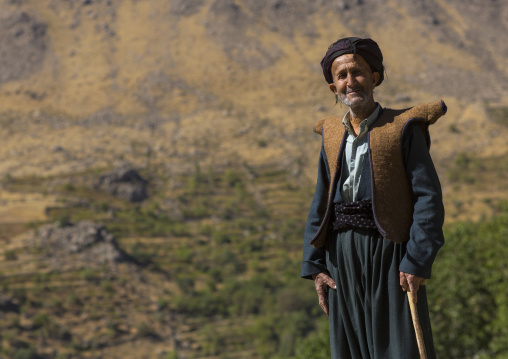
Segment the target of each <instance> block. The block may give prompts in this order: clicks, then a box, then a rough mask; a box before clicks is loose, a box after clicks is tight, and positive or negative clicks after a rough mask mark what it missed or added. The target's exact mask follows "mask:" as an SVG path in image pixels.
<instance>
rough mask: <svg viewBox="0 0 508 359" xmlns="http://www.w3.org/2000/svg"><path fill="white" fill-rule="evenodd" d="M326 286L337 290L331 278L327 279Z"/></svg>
mask: <svg viewBox="0 0 508 359" xmlns="http://www.w3.org/2000/svg"><path fill="white" fill-rule="evenodd" d="M326 284H327V285H328V286H329V287H330V288H332V289H337V285H335V281H334V280H333V279H332V278H331V277H328V278H327V280H326Z"/></svg>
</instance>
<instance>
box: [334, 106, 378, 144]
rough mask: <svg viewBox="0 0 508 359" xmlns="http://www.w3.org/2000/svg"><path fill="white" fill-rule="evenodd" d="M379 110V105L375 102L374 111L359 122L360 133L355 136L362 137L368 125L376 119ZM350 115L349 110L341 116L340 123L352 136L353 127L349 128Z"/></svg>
mask: <svg viewBox="0 0 508 359" xmlns="http://www.w3.org/2000/svg"><path fill="white" fill-rule="evenodd" d="M380 110H381V106H380V105H379V104H377V106H376V109H375V110H374V111H372V113H371V114H370V115H369V117H367V118H366V119H365V120H363V121H362V122H360V133H359V134H358V137H357V138H360V137H362V136H363V135H364V134H365V133H366V132H367V131H368V129H369V127H370V125H372V124H373V123H374V121H376V119H377V116H378V115H379V111H380ZM350 116H351V115H350V111H348V112H347V113H346V114H345V115H344V117H343V118H342V123H343V124H344V126H346V128H347V131H348V132H349V134H350V135H351V136H353V137H354V133H353V129H352V128H351V124H350Z"/></svg>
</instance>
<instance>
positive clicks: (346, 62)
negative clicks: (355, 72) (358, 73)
mask: <svg viewBox="0 0 508 359" xmlns="http://www.w3.org/2000/svg"><path fill="white" fill-rule="evenodd" d="M348 67H360V68H366V69H367V70H369V71H370V72H372V69H371V67H370V65H369V63H368V62H367V61H365V59H364V58H363V57H362V56H360V55H358V54H356V56H355V55H353V54H344V55H341V56H339V57H337V58H336V59H335V60H333V62H332V74H334V73H336V72H337V71H340V70H342V69H344V68H348Z"/></svg>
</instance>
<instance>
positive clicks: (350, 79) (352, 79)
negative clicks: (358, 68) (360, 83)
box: [347, 74, 356, 87]
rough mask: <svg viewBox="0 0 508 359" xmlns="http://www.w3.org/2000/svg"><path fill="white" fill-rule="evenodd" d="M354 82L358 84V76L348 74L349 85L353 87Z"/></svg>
mask: <svg viewBox="0 0 508 359" xmlns="http://www.w3.org/2000/svg"><path fill="white" fill-rule="evenodd" d="M354 84H356V77H354V76H353V75H352V74H348V75H347V86H348V87H352V86H353V85H354Z"/></svg>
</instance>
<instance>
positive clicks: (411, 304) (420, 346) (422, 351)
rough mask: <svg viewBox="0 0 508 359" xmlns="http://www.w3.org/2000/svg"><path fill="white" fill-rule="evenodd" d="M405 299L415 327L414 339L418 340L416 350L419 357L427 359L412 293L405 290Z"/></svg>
mask: <svg viewBox="0 0 508 359" xmlns="http://www.w3.org/2000/svg"><path fill="white" fill-rule="evenodd" d="M407 299H408V300H409V308H411V317H412V318H413V325H414V327H415V333H416V341H417V342H418V351H419V352H420V359H427V351H426V350H425V342H424V341H423V332H422V327H421V326H420V318H418V308H416V304H415V303H414V302H413V293H412V292H410V291H407Z"/></svg>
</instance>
